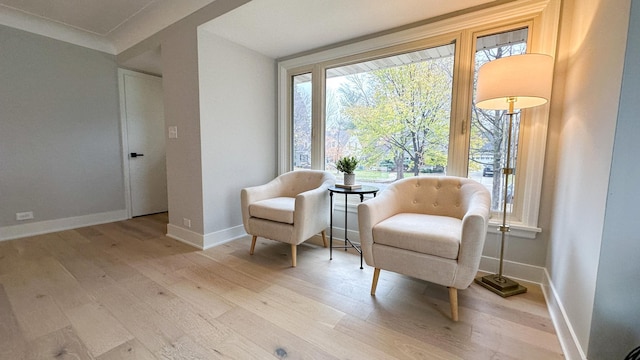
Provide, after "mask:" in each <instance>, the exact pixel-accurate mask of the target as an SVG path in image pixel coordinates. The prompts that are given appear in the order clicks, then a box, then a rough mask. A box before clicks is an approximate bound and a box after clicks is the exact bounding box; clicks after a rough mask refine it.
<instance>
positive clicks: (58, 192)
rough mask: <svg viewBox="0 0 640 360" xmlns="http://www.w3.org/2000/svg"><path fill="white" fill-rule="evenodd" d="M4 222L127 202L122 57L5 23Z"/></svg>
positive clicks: (1, 39) (0, 136) (0, 126)
mask: <svg viewBox="0 0 640 360" xmlns="http://www.w3.org/2000/svg"><path fill="white" fill-rule="evenodd" d="M0 84H1V85H0V227H2V226H10V225H16V224H25V221H21V222H17V221H16V212H24V211H33V212H34V215H35V219H34V220H30V221H26V223H29V222H38V221H44V220H55V219H63V218H69V217H77V216H84V215H88V214H97V213H103V212H109V211H114V210H121V209H124V208H125V200H124V188H123V175H122V158H121V144H120V127H119V121H120V120H119V116H120V115H119V108H118V83H117V68H116V62H115V57H114V56H111V55H107V54H104V53H101V52H98V51H95V50H89V49H87V48H83V47H80V46H76V45H71V44H68V43H65V42H61V41H57V40H53V39H50V38H46V37H43V36H39V35H34V34H30V33H27V32H23V31H20V30H15V29H12V28H8V27H4V26H0Z"/></svg>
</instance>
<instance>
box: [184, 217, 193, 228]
mask: <svg viewBox="0 0 640 360" xmlns="http://www.w3.org/2000/svg"><path fill="white" fill-rule="evenodd" d="M182 225H184V226H186V227H188V228H191V220H189V219H187V218H183V219H182Z"/></svg>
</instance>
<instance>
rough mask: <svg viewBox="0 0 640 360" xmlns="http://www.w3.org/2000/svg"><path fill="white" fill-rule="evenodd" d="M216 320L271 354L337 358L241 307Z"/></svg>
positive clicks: (306, 357) (309, 357)
mask: <svg viewBox="0 0 640 360" xmlns="http://www.w3.org/2000/svg"><path fill="white" fill-rule="evenodd" d="M218 321H220V322H221V323H223V324H225V325H227V326H228V327H229V328H231V329H233V330H235V331H236V332H237V333H239V334H242V335H244V336H245V337H247V338H248V339H251V340H252V341H254V342H256V343H257V344H258V345H259V346H260V347H261V348H262V349H264V350H265V352H267V353H268V354H271V355H272V356H273V355H275V356H276V357H279V358H285V357H286V358H292V359H338V358H337V357H335V356H333V355H330V354H329V353H327V352H326V351H324V350H323V349H321V348H320V347H318V346H315V345H313V344H311V343H310V342H308V341H305V340H303V339H301V338H300V337H298V336H297V335H296V334H294V333H291V332H288V331H286V330H284V329H282V328H281V327H279V326H277V325H275V324H273V323H271V322H269V321H267V320H265V319H263V318H262V317H260V316H258V315H256V314H254V313H252V312H250V311H248V310H245V309H242V308H234V309H233V310H230V311H228V312H226V313H225V314H223V315H222V316H220V317H218Z"/></svg>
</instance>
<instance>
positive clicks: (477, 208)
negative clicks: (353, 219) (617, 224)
mask: <svg viewBox="0 0 640 360" xmlns="http://www.w3.org/2000/svg"><path fill="white" fill-rule="evenodd" d="M490 208H491V198H490V195H489V191H488V190H487V189H486V188H485V187H484V186H483V185H481V184H479V183H477V182H476V181H474V180H471V179H466V178H458V177H450V176H440V177H427V176H425V177H412V178H407V179H403V180H398V181H396V182H394V183H393V184H391V185H389V187H388V188H387V189H385V190H384V191H382V192H381V193H380V194H379V195H378V197H376V198H374V199H371V200H368V201H365V202H364V203H362V204H360V205H358V226H359V231H360V241H361V244H362V252H363V256H364V259H365V261H366V263H367V264H368V265H370V266H373V267H374V268H375V270H374V274H373V284H372V286H371V295H375V292H376V286H377V283H378V277H379V275H380V269H385V270H389V271H393V272H397V273H400V274H404V275H408V276H412V277H415V278H418V279H422V280H426V281H429V282H432V283H436V284H440V285H443V286H447V287H448V288H449V300H450V302H451V318H452V319H453V320H454V321H458V292H457V290H458V289H466V288H467V287H469V285H470V284H471V282H472V281H473V279H474V277H475V276H476V272H477V271H478V266H479V265H480V257H481V255H482V248H483V246H484V240H485V236H486V233H487V225H488V220H489V214H490Z"/></svg>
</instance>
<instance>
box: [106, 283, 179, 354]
mask: <svg viewBox="0 0 640 360" xmlns="http://www.w3.org/2000/svg"><path fill="white" fill-rule="evenodd" d="M95 296H96V298H98V299H100V303H101V304H102V305H103V306H104V307H105V308H106V309H108V310H109V312H110V313H111V314H112V316H113V317H114V318H115V319H117V321H118V322H119V323H120V324H121V325H122V326H123V327H124V328H125V329H126V330H127V331H128V332H129V333H131V334H132V336H133V337H135V338H136V339H137V340H138V341H140V343H142V344H143V345H144V346H145V347H146V348H147V349H149V351H151V352H152V353H154V352H156V351H158V350H159V349H161V348H163V347H165V346H169V345H171V343H172V342H174V341H176V340H177V339H179V338H180V337H182V336H184V332H182V331H180V329H178V328H177V327H175V326H174V325H173V324H172V323H171V322H170V321H169V320H167V319H166V318H164V317H162V316H160V314H159V313H157V312H156V311H154V310H153V308H151V307H150V306H149V305H148V304H147V303H145V302H143V301H142V300H140V299H139V298H138V297H136V296H134V295H133V294H131V293H130V292H129V291H128V290H127V289H125V288H123V287H121V286H120V285H119V284H117V285H113V286H110V287H107V288H101V289H99V290H97V291H96V293H95Z"/></svg>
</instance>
